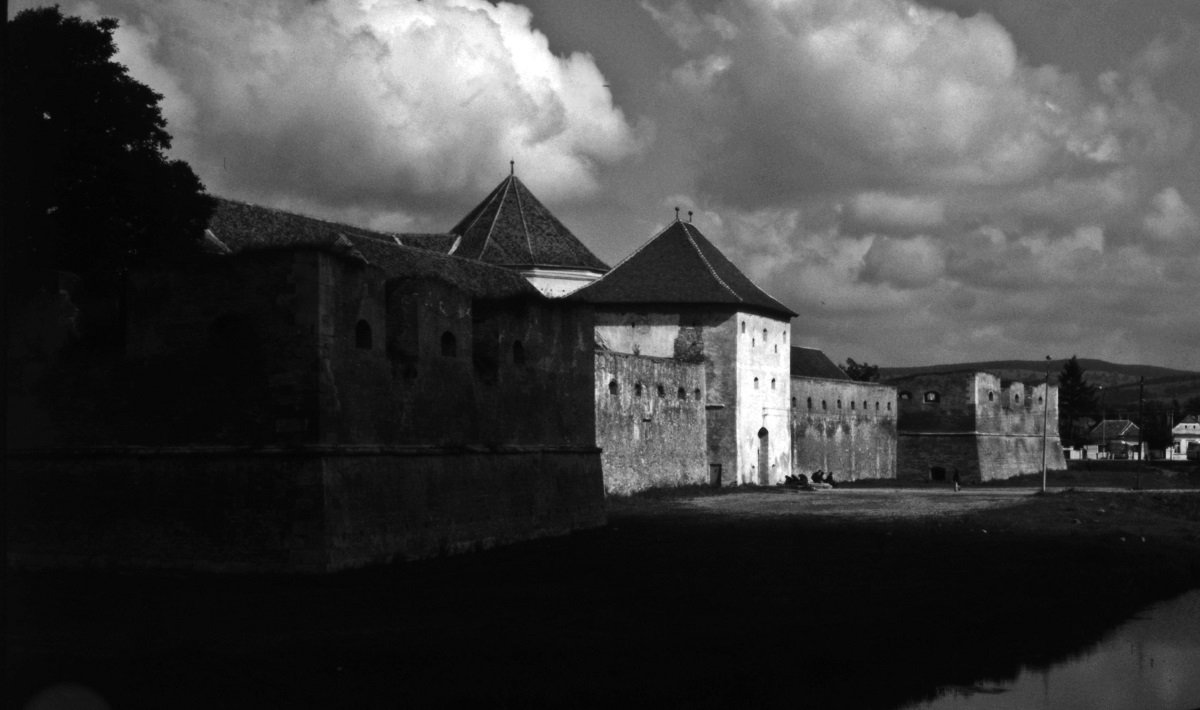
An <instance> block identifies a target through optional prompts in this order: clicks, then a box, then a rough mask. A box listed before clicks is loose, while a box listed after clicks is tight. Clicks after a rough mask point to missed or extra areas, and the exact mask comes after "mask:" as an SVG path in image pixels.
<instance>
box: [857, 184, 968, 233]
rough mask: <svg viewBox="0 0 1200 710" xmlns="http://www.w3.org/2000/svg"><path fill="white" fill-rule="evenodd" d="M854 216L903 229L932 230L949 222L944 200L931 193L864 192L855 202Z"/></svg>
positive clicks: (886, 226) (871, 224) (870, 223)
mask: <svg viewBox="0 0 1200 710" xmlns="http://www.w3.org/2000/svg"><path fill="white" fill-rule="evenodd" d="M851 211H852V214H853V217H854V219H856V220H857V221H859V222H861V223H863V224H865V225H868V226H871V227H876V228H884V229H889V228H890V229H897V230H902V231H910V230H921V229H930V228H932V227H936V226H938V225H940V224H942V222H944V221H945V219H946V215H945V206H944V205H943V204H942V200H941V199H939V198H937V197H929V196H903V195H892V194H888V193H884V192H863V193H859V194H858V195H855V196H854V199H853V201H852V202H851Z"/></svg>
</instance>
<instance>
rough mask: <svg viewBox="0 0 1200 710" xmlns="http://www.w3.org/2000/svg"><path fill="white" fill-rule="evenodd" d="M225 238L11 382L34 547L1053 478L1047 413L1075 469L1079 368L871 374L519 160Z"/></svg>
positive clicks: (531, 525) (295, 556)
mask: <svg viewBox="0 0 1200 710" xmlns="http://www.w3.org/2000/svg"><path fill="white" fill-rule="evenodd" d="M203 247H204V254H202V255H197V256H196V258H194V259H193V260H192V261H191V262H189V263H186V264H177V265H174V266H170V267H162V268H158V269H153V270H143V271H141V272H138V273H136V274H134V275H133V276H132V277H131V279H130V282H129V288H128V293H127V295H126V297H125V302H126V306H125V309H124V323H123V334H124V337H123V344H122V347H121V348H120V352H119V353H117V354H116V355H114V356H112V357H109V358H108V359H104V358H92V359H90V360H89V359H86V358H85V359H84V360H85V361H84V362H82V363H81V362H80V360H81V358H74V360H72V361H71V362H60V361H58V360H56V359H55V357H54V356H53V355H47V356H46V357H45V362H41V363H38V367H39V368H40V370H38V371H44V372H46V373H48V376H47V377H46V378H45V380H46V381H50V382H54V383H58V385H59V390H58V391H59V396H58V397H55V396H54V392H55V388H54V387H47V386H45V384H44V382H42V383H40V384H37V386H36V387H35V386H33V385H32V384H31V385H30V386H29V387H27V388H26V389H27V390H28V391H29V392H35V391H36V392H39V393H41V394H39V395H38V397H16V398H10V405H9V412H8V418H7V421H8V427H9V435H10V436H9V440H10V461H11V463H10V476H9V478H10V495H11V496H14V497H15V498H16V499H17V500H21V501H23V502H25V501H28V502H29V503H30V504H29V505H27V506H26V505H22V506H19V507H17V508H16V509H15V510H14V511H13V512H14V513H15V515H9V516H7V517H8V520H7V522H6V532H7V533H8V539H9V551H8V556H9V559H10V561H11V562H15V563H18V564H28V565H49V566H73V565H92V564H117V565H129V566H150V567H174V568H194V569H210V570H254V571H262V570H276V571H280V570H291V571H297V570H298V571H310V572H323V571H328V570H335V569H342V568H348V567H357V566H363V565H368V564H379V563H386V562H389V561H392V560H398V559H417V558H422V557H429V556H431V555H438V554H443V553H446V552H453V551H457V550H464V549H473V548H478V547H487V546H490V545H494V544H500V543H504V542H509V541H514V540H522V539H528V538H532V537H538V536H541V535H550V534H561V533H565V532H569V531H572V530H578V529H583V528H588V527H594V526H597V525H602V524H603V523H604V519H605V518H604V496H605V493H606V492H607V493H628V492H633V491H637V490H641V489H645V488H649V487H654V486H675V485H685V484H710V485H744V484H752V485H773V484H777V483H781V482H782V481H783V480H784V479H785V477H787V476H789V475H792V474H799V473H804V474H811V473H813V472H814V471H816V470H818V469H820V470H823V471H829V472H833V473H834V474H835V475H836V477H837V480H841V481H846V480H854V479H864V478H881V479H891V478H897V477H900V478H917V479H922V480H931V479H935V480H936V479H938V478H939V477H941V476H944V475H946V474H945V472H947V471H953V470H958V471H960V472H961V475H962V476H963V477H964V478H965V479H966V480H989V479H992V478H997V477H1002V476H1006V475H1014V474H1016V473H1027V472H1032V471H1033V470H1037V469H1039V468H1040V449H1037V447H1036V446H1035V444H1034V441H1035V439H1036V440H1037V441H1040V435H1041V429H1039V427H1040V425H1041V422H1042V421H1043V420H1046V421H1048V422H1049V425H1050V427H1051V429H1050V431H1049V432H1048V433H1049V434H1050V436H1051V437H1052V443H1051V444H1050V446H1049V450H1050V451H1051V452H1052V458H1051V460H1050V465H1051V467H1056V466H1061V465H1062V463H1061V458H1062V454H1061V449H1060V447H1059V446H1058V439H1057V432H1056V431H1055V429H1054V427H1056V423H1057V417H1056V413H1057V389H1056V388H1053V387H1051V388H1050V389H1049V390H1048V391H1047V390H1046V389H1045V387H1044V386H1042V387H1036V388H1027V387H1025V386H1024V385H1021V384H1020V383H1013V384H1009V385H1005V386H1001V383H999V382H998V381H997V380H996V378H994V377H992V376H990V375H986V374H983V373H978V374H975V373H968V374H963V375H959V374H954V375H947V376H941V375H939V376H926V377H925V379H912V380H905V381H900V382H896V383H884V384H881V383H866V382H856V381H853V380H851V379H849V378H848V377H847V376H846V375H845V374H844V373H843V372H842V371H841V370H840V369H839V368H838V367H837V366H836V365H834V364H833V363H832V362H831V361H830V360H829V359H828V358H827V357H826V356H825V355H824V354H823V353H821V352H820V351H819V350H816V349H813V348H809V347H800V346H797V345H796V344H794V343H793V342H792V335H791V332H792V327H791V323H792V319H793V318H796V317H798V316H797V314H796V313H795V312H794V311H792V310H791V309H789V308H788V307H786V306H784V305H783V304H781V303H780V302H779V301H777V300H776V299H774V298H773V297H771V296H770V295H769V294H767V293H765V292H764V291H763V290H762V289H760V288H759V287H758V286H757V285H755V284H754V283H753V282H752V281H751V280H750V279H749V278H748V277H747V276H745V275H744V274H743V273H742V272H741V271H740V270H739V269H738V268H737V267H736V266H735V265H734V264H733V263H732V262H730V261H729V260H728V259H727V258H726V257H725V256H724V255H723V254H722V253H721V252H720V250H719V249H717V248H716V246H714V245H713V244H712V243H711V242H710V241H709V240H708V239H707V238H706V237H705V236H704V235H703V234H702V233H701V231H700V230H699V228H698V227H697V226H696V225H694V224H692V223H691V221H690V220H689V221H682V220H680V219H679V218H678V215H677V216H676V219H675V220H673V221H672V222H671V223H670V224H668V225H667V226H666V227H665V228H663V229H662V230H661V231H660V232H659V233H658V234H656V235H654V236H653V237H652V238H651V239H649V241H647V242H646V243H645V244H644V245H643V246H642V247H640V248H639V249H638V250H636V251H635V252H634V253H632V254H631V255H629V256H628V257H626V258H625V259H624V260H622V261H621V262H620V263H618V264H617V265H616V266H614V267H613V268H612V269H609V268H608V267H607V266H606V265H605V264H604V263H603V262H601V261H600V260H599V259H598V258H596V256H595V255H594V254H592V252H591V251H590V250H589V249H588V248H587V247H586V246H585V245H583V244H582V242H580V241H579V240H578V239H577V238H576V237H575V236H574V235H573V234H572V233H571V232H570V230H569V229H567V228H566V227H565V226H564V225H563V224H562V223H561V222H560V221H559V220H558V219H557V218H555V217H554V215H553V214H552V213H551V212H550V211H549V210H548V209H547V208H546V207H545V206H544V205H542V204H541V202H540V201H539V200H538V199H537V198H536V197H535V196H534V195H533V194H532V193H531V192H530V191H529V190H528V188H527V187H526V186H525V185H524V184H523V183H522V182H521V181H520V179H519V178H517V176H516V175H515V174H513V173H511V172H510V174H509V175H508V176H507V177H506V178H505V179H504V180H502V181H501V183H500V184H499V185H498V186H497V187H496V189H495V190H493V191H492V192H491V193H490V194H489V195H487V196H486V197H485V199H484V200H483V201H482V202H480V203H479V205H478V206H477V207H476V208H475V209H473V210H471V212H470V213H468V215H467V216H466V217H465V218H464V219H463V220H461V221H460V222H459V223H458V224H457V225H456V226H455V227H454V228H453V229H452V230H451V231H450V232H448V233H445V234H383V233H378V232H372V231H369V230H363V229H359V228H356V227H352V226H348V225H341V224H334V223H330V222H325V221H321V220H316V219H311V218H307V217H302V216H298V215H294V214H289V213H286V212H281V211H279V210H273V209H268V208H264V207H259V206H253V205H247V204H242V203H238V202H233V201H229V200H221V201H220V204H219V207H218V209H217V212H216V214H215V215H214V216H213V218H212V220H211V223H210V226H209V229H208V230H207V232H206V234H205V241H204V245H203ZM66 360H70V359H66ZM64 383H65V384H64ZM914 397H915V398H916V399H914ZM931 397H932V398H931ZM985 400H986V401H985ZM12 402H19V403H20V405H21V406H23V407H25V411H14V409H13V406H14V405H13V404H12ZM1044 408H1049V409H1050V413H1049V414H1048V417H1047V416H1045V414H1044V413H1043V409H1044ZM20 422H37V426H30V427H26V428H25V429H23V430H22V429H21V428H20V425H19V423H20ZM14 433H15V434H16V436H14ZM1035 449H1037V452H1038V453H1039V459H1038V460H1037V461H1036V462H1035V461H1034V457H1033V453H1034V450H1035ZM1053 456H1057V458H1053ZM1035 463H1037V464H1039V465H1038V466H1035V465H1034V464H1035ZM106 520H111V521H116V522H115V523H113V524H110V523H105V522H104V521H106Z"/></svg>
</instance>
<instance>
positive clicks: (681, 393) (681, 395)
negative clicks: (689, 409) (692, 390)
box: [675, 387, 687, 399]
mask: <svg viewBox="0 0 1200 710" xmlns="http://www.w3.org/2000/svg"><path fill="white" fill-rule="evenodd" d="M675 396H676V397H678V398H679V399H687V390H685V389H684V388H682V387H680V388H679V391H678V392H676V393H675Z"/></svg>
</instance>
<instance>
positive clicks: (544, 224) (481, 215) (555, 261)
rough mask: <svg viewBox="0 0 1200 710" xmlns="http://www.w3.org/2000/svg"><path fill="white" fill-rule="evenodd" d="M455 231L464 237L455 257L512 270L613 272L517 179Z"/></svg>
mask: <svg viewBox="0 0 1200 710" xmlns="http://www.w3.org/2000/svg"><path fill="white" fill-rule="evenodd" d="M450 231H451V232H453V233H454V234H457V235H459V236H460V237H462V241H461V242H460V243H459V245H458V248H457V249H455V250H454V254H455V256H461V257H464V258H467V259H476V260H478V261H483V262H487V263H489V264H498V265H500V266H508V267H533V266H549V267H558V268H566V269H586V270H589V271H598V272H601V273H603V272H605V271H608V266H607V265H605V263H604V262H603V261H600V260H599V259H597V258H596V255H595V254H593V253H592V252H591V251H589V250H588V248H587V247H585V246H584V245H583V242H581V241H579V239H577V238H576V237H575V235H574V234H571V230H569V229H567V228H566V227H565V226H563V223H562V222H559V221H558V218H557V217H555V216H554V215H552V214H550V210H548V209H546V207H545V206H544V205H543V204H542V203H541V202H539V201H538V199H537V198H536V197H534V196H533V193H532V192H530V191H529V188H527V187H525V184H524V183H522V182H521V181H520V179H518V178H517V176H516V175H509V176H508V177H507V178H505V179H504V180H503V181H502V182H501V183H500V184H499V185H497V186H496V189H495V190H492V192H491V194H489V195H488V196H487V197H485V198H484V200H483V202H480V203H479V204H478V205H477V206H476V207H475V209H473V210H471V212H470V213H469V214H468V215H467V216H466V217H464V218H463V220H462V221H461V222H459V223H458V224H456V225H454V228H453V229H451V230H450Z"/></svg>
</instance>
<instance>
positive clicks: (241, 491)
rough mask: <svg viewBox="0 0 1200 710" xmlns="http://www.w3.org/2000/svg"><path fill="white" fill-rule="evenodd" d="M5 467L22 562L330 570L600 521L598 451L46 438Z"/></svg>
mask: <svg viewBox="0 0 1200 710" xmlns="http://www.w3.org/2000/svg"><path fill="white" fill-rule="evenodd" d="M7 477H8V489H9V490H8V492H9V496H8V497H7V500H6V504H7V509H6V511H5V513H6V514H5V534H6V539H7V549H6V554H7V561H8V563H9V564H13V565H17V566H23V567H54V568H79V567H108V568H154V569H188V570H205V571H214V572H328V571H332V570H337V569H345V568H351V567H360V566H365V565H369V564H380V563H386V562H391V561H395V560H409V559H419V558H426V557H433V556H437V555H441V554H447V553H454V552H459V551H463V550H468V549H474V548H479V547H488V546H491V545H494V544H500V543H506V542H513V541H517V540H527V539H531V538H535V537H540V536H543V535H553V534H561V533H564V532H568V531H571V530H579V529H584V528H589V527H595V526H599V525H603V524H604V522H605V514H604V501H603V492H602V486H603V482H602V477H601V470H600V452H599V451H598V450H596V449H588V448H575V449H572V448H565V447H564V448H553V447H548V448H535V447H525V448H522V447H508V448H505V449H497V450H483V449H475V450H470V449H457V450H454V449H442V448H436V447H357V448H350V447H340V448H339V447H305V448H288V449H258V450H247V449H241V448H228V447H208V448H202V447H175V448H154V449H148V448H146V449H143V448H138V449H130V448H104V449H99V448H97V449H76V450H41V451H24V452H16V453H13V454H12V455H10V459H9V462H8V471H7ZM14 500H15V501H20V503H19V504H14V503H13V501H14Z"/></svg>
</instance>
